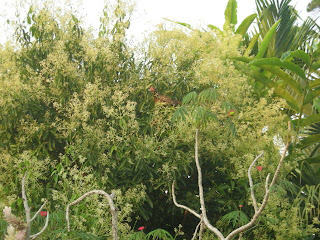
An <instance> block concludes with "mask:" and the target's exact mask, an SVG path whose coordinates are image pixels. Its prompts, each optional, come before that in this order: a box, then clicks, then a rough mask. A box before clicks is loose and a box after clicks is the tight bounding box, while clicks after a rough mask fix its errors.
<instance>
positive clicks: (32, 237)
mask: <svg viewBox="0 0 320 240" xmlns="http://www.w3.org/2000/svg"><path fill="white" fill-rule="evenodd" d="M45 203H46V202H45ZM45 203H44V204H45ZM44 204H43V205H42V206H44ZM40 209H41V208H40ZM40 209H39V210H40ZM39 212H40V211H39ZM35 216H36V215H35ZM31 221H32V220H31ZM48 223H49V212H47V218H46V223H45V224H44V226H43V228H42V229H41V231H40V232H38V233H36V234H33V235H31V236H30V239H35V238H36V237H38V236H39V235H40V234H41V233H43V232H44V230H46V228H47V227H48Z"/></svg>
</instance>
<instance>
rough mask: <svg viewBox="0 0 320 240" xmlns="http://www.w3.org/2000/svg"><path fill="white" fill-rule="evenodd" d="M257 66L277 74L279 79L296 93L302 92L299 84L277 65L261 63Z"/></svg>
mask: <svg viewBox="0 0 320 240" xmlns="http://www.w3.org/2000/svg"><path fill="white" fill-rule="evenodd" d="M259 67H260V68H262V69H264V70H267V71H269V72H271V73H273V74H274V75H276V76H278V77H279V78H280V79H282V80H284V81H285V83H287V84H288V85H289V86H290V87H291V88H292V89H294V90H295V91H296V93H298V94H299V95H301V94H302V89H301V86H300V84H298V83H297V82H296V81H295V80H294V79H293V78H292V77H291V76H290V75H289V74H287V73H286V72H284V71H283V70H281V69H280V68H279V67H276V66H269V65H262V66H259Z"/></svg>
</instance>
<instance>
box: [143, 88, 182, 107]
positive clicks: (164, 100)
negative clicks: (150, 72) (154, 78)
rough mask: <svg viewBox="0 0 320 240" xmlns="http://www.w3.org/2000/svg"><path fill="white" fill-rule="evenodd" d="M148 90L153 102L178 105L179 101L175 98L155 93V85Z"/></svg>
mask: <svg viewBox="0 0 320 240" xmlns="http://www.w3.org/2000/svg"><path fill="white" fill-rule="evenodd" d="M149 90H150V91H151V92H152V93H153V100H154V102H155V103H165V104H168V105H172V106H177V105H180V104H181V102H180V101H177V100H172V99H171V98H170V97H168V96H166V95H160V94H159V93H157V91H156V89H155V87H150V88H149Z"/></svg>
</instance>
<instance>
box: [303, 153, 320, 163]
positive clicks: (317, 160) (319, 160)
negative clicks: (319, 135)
mask: <svg viewBox="0 0 320 240" xmlns="http://www.w3.org/2000/svg"><path fill="white" fill-rule="evenodd" d="M298 162H307V163H309V164H312V163H320V155H318V156H316V157H312V158H305V159H301V160H299V161H298Z"/></svg>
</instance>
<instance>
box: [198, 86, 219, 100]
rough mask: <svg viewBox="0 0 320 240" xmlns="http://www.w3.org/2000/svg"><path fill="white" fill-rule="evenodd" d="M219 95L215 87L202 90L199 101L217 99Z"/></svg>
mask: <svg viewBox="0 0 320 240" xmlns="http://www.w3.org/2000/svg"><path fill="white" fill-rule="evenodd" d="M217 96H218V93H217V91H216V90H215V89H214V88H208V89H206V90H203V91H202V92H200V94H199V101H202V102H203V101H204V102H211V101H214V100H216V98H217Z"/></svg>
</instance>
